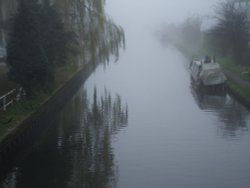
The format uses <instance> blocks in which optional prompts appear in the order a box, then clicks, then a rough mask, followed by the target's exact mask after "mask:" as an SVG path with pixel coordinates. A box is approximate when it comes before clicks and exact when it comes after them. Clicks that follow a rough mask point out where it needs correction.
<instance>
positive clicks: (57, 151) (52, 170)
mask: <svg viewBox="0 0 250 188" xmlns="http://www.w3.org/2000/svg"><path fill="white" fill-rule="evenodd" d="M56 119H57V121H56V123H55V124H54V125H51V128H50V129H49V130H48V131H47V132H46V134H43V135H41V137H42V138H40V139H38V140H40V142H39V143H37V144H35V146H33V148H32V151H31V152H30V153H29V154H28V155H27V156H26V157H25V158H24V159H23V160H22V161H21V162H20V163H19V164H18V165H17V166H16V167H15V170H13V171H14V172H12V173H11V174H9V175H8V178H6V180H5V182H4V183H3V184H2V186H3V187H17V188H20V187H42V188H44V187H53V188H54V187H60V188H63V187H70V188H71V187H77V188H78V187H83V188H85V187H86V188H87V187H88V188H91V187H93V188H111V187H116V184H117V178H118V177H117V176H118V175H117V173H118V172H117V166H116V164H115V161H114V154H113V150H112V146H111V141H112V135H114V134H115V133H117V131H118V130H120V129H121V128H123V127H126V126H127V123H128V107H127V106H126V105H124V104H123V103H122V99H121V97H120V96H119V95H116V96H115V97H112V96H111V94H110V93H109V92H108V91H107V90H105V91H104V93H103V95H102V96H101V97H98V96H97V90H96V89H94V92H93V96H92V98H89V97H88V95H87V92H86V91H81V92H80V94H78V95H76V96H75V97H74V98H73V100H72V101H71V102H70V103H69V104H67V105H66V106H65V108H64V109H63V110H62V112H60V114H59V115H58V117H56ZM0 187H1V184H0Z"/></svg>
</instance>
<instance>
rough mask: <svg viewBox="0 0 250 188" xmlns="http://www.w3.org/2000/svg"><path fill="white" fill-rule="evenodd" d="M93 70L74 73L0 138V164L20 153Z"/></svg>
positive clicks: (81, 70)
mask: <svg viewBox="0 0 250 188" xmlns="http://www.w3.org/2000/svg"><path fill="white" fill-rule="evenodd" d="M94 70H95V67H94V65H93V64H87V65H85V66H84V68H82V69H80V70H78V71H76V72H75V73H74V74H73V75H72V76H70V77H69V78H68V79H67V80H66V82H65V83H63V84H62V85H61V86H59V87H58V88H56V89H55V91H54V92H53V93H52V95H51V96H49V97H47V98H46V99H45V100H44V101H43V102H42V104H41V106H40V107H39V108H38V109H37V110H34V111H33V112H32V113H31V114H29V115H28V116H27V117H25V118H23V120H22V121H20V122H19V123H16V124H15V125H14V126H13V127H12V128H11V129H9V130H8V131H6V132H5V133H4V134H3V135H2V136H1V137H0V164H1V163H2V162H5V161H6V159H7V160H9V159H10V158H12V157H14V156H15V154H17V153H18V152H20V150H21V148H22V145H23V144H24V142H26V141H27V140H29V137H32V136H35V135H32V133H34V132H33V131H34V129H37V130H38V129H42V128H43V126H44V125H43V123H44V120H46V119H47V120H48V119H53V114H54V113H55V112H56V111H58V110H60V109H61V108H62V107H63V106H64V105H65V103H66V102H67V101H68V100H69V99H70V98H71V96H72V95H73V94H74V93H75V92H76V91H77V90H78V89H79V87H80V86H81V85H82V83H83V82H84V81H85V80H86V79H87V78H88V77H89V76H90V74H91V73H92V72H93V71H94ZM41 122H43V123H41ZM37 130H36V131H37Z"/></svg>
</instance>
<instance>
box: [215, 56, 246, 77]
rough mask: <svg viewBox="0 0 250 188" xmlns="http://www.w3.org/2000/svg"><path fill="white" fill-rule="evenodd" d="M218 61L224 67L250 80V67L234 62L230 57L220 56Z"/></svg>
mask: <svg viewBox="0 0 250 188" xmlns="http://www.w3.org/2000/svg"><path fill="white" fill-rule="evenodd" d="M218 62H219V63H220V64H221V65H222V67H223V68H224V69H226V70H228V71H230V72H232V73H233V74H235V75H237V76H238V77H240V78H242V79H244V80H247V81H249V82H250V68H248V67H242V66H239V65H236V64H234V63H233V61H232V59H231V58H230V57H224V58H220V59H219V61H218Z"/></svg>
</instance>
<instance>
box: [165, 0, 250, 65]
mask: <svg viewBox="0 0 250 188" xmlns="http://www.w3.org/2000/svg"><path fill="white" fill-rule="evenodd" d="M213 18H214V20H213V21H214V24H213V26H211V27H210V29H207V30H203V31H202V29H201V26H202V19H200V18H199V17H190V18H187V19H186V20H185V21H184V22H183V23H181V24H179V25H177V26H176V25H174V24H170V25H167V26H166V27H165V28H164V33H163V34H162V36H161V40H162V41H163V42H164V43H170V44H172V45H174V46H176V47H177V48H178V49H179V50H181V51H183V52H184V53H186V54H187V55H189V56H194V55H206V54H205V53H212V55H218V56H223V57H228V58H229V59H231V60H232V62H234V63H235V64H238V65H240V66H242V65H244V66H250V1H249V0H227V1H223V2H220V3H219V4H218V6H217V7H216V9H215V15H214V16H213Z"/></svg>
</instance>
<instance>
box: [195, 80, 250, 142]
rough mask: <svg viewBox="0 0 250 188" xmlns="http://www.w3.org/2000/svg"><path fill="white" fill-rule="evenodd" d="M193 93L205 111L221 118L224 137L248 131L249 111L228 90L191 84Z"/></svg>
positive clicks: (220, 127) (239, 134)
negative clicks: (197, 86) (201, 87)
mask: <svg viewBox="0 0 250 188" xmlns="http://www.w3.org/2000/svg"><path fill="white" fill-rule="evenodd" d="M191 91H192V95H193V97H194V99H195V101H196V103H197V105H198V106H199V108H200V109H201V110H203V111H207V112H212V113H215V115H216V116H217V117H218V118H219V122H221V123H222V124H220V125H219V133H220V134H221V136H222V137H224V138H239V136H241V135H242V134H243V133H244V132H245V131H248V125H247V121H248V120H249V118H250V116H249V111H248V110H247V109H246V108H245V107H244V106H243V105H241V104H240V103H239V102H238V101H236V99H234V98H232V97H231V96H230V95H229V94H228V93H227V92H226V91H223V90H221V89H214V90H213V89H204V88H203V89H200V88H196V87H194V85H192V86H191Z"/></svg>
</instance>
